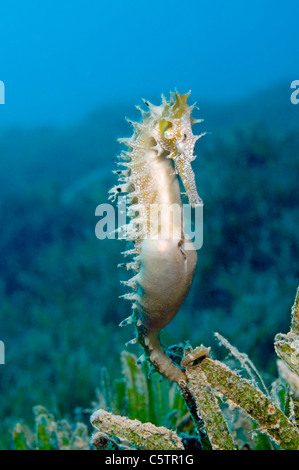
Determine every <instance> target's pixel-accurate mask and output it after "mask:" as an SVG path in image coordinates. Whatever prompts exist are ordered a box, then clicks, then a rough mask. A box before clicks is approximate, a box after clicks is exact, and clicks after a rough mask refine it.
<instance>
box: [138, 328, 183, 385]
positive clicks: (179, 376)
mask: <svg viewBox="0 0 299 470" xmlns="http://www.w3.org/2000/svg"><path fill="white" fill-rule="evenodd" d="M138 323H139V322H138ZM136 326H137V332H138V338H137V340H138V342H140V343H141V345H142V346H143V349H144V352H145V354H146V356H147V357H148V358H149V360H150V362H151V363H152V365H153V366H154V367H155V369H156V370H157V371H158V372H159V373H160V374H161V375H163V377H165V378H166V379H168V380H170V381H171V382H177V383H179V382H186V381H187V378H186V375H185V372H184V370H183V369H181V368H180V367H179V366H178V365H176V364H174V363H173V362H172V360H171V359H170V358H169V357H168V356H167V355H166V353H165V351H164V349H163V347H162V344H161V341H160V335H159V332H158V331H147V330H146V328H145V327H144V325H143V324H142V325H141V324H140V323H139V326H138V325H136Z"/></svg>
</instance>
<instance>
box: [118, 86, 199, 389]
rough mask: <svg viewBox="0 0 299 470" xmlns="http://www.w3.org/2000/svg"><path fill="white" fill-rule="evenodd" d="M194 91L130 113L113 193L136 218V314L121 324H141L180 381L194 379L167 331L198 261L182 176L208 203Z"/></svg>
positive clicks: (170, 375) (165, 369)
mask: <svg viewBox="0 0 299 470" xmlns="http://www.w3.org/2000/svg"><path fill="white" fill-rule="evenodd" d="M189 95H190V92H188V93H186V94H182V95H181V94H179V93H178V92H177V91H176V92H175V93H170V100H169V101H167V100H166V98H165V97H164V96H163V95H162V104H161V105H160V106H155V105H153V104H151V103H149V102H148V101H146V100H144V103H145V104H146V106H147V110H143V109H141V108H140V107H137V108H138V109H139V110H140V112H141V120H140V121H139V122H132V121H131V120H129V119H127V121H128V122H129V123H130V124H131V125H132V126H133V135H132V136H131V137H129V138H121V139H118V140H119V142H120V143H122V144H125V145H126V146H127V149H126V150H123V151H122V152H121V154H120V155H119V158H118V159H119V160H121V161H119V162H118V163H117V165H118V167H121V169H120V170H118V171H115V174H116V175H117V176H118V184H117V185H116V186H114V187H113V188H112V189H111V190H110V197H109V198H110V199H112V200H115V199H116V198H117V196H118V195H125V197H126V203H127V204H128V205H129V209H128V211H127V215H128V217H129V218H130V222H129V223H128V224H126V225H125V226H123V227H121V230H122V233H125V235H126V237H125V238H126V240H127V241H130V242H132V243H133V249H128V250H127V251H125V252H124V253H123V255H124V257H125V258H127V257H130V258H129V260H128V261H126V262H125V263H121V266H123V267H125V268H126V269H127V270H132V271H133V272H134V274H133V276H132V277H131V278H130V279H129V280H127V281H124V282H123V284H124V285H125V286H126V287H128V288H129V289H130V291H129V292H128V293H126V294H124V295H123V296H122V297H123V298H124V299H126V300H129V301H130V302H131V304H132V311H133V312H132V315H131V316H130V317H129V318H127V319H126V320H124V321H123V322H121V324H120V325H121V326H124V325H128V324H132V323H133V324H134V325H135V326H136V330H137V338H136V339H135V340H134V341H137V342H139V343H140V344H141V345H142V346H143V348H144V350H145V354H146V355H147V357H148V358H149V359H150V361H151V362H152V364H153V365H154V366H155V368H156V369H157V370H158V371H159V372H160V373H161V374H162V375H163V376H165V377H166V378H167V379H169V380H172V381H175V382H179V381H181V380H185V379H186V377H185V374H184V371H183V370H182V369H181V368H180V367H179V366H178V365H176V364H174V363H172V361H171V360H170V359H169V358H168V357H167V355H166V354H165V352H164V350H163V348H162V346H161V343H160V340H159V332H160V330H161V329H163V328H164V327H165V326H166V325H167V324H168V323H169V322H170V321H171V320H172V319H173V318H174V316H175V315H176V314H177V312H178V311H179V309H180V307H181V305H182V303H183V301H184V299H185V297H186V295H187V294H188V291H189V289H190V286H191V284H192V280H193V276H194V271H195V267H196V262H197V254H196V250H195V248H194V247H193V248H194V249H192V246H193V245H192V242H191V241H190V239H189V238H188V237H187V235H186V234H185V233H184V225H183V210H182V208H183V204H182V199H181V189H180V183H179V178H180V180H181V182H182V184H183V186H184V189H185V194H186V195H187V197H188V200H189V203H190V205H191V206H196V205H198V204H202V201H201V199H200V197H199V196H198V193H197V189H196V184H195V177H194V173H193V170H192V167H191V162H192V161H193V160H194V159H195V156H194V146H195V143H196V141H197V140H198V139H200V138H201V137H202V136H203V135H204V134H203V133H202V134H200V135H197V136H196V135H193V133H192V129H191V127H192V126H193V125H194V124H196V123H197V122H201V121H202V120H200V119H195V118H193V117H192V116H191V112H192V110H193V109H194V107H195V105H193V106H189V105H188V104H187V99H188V97H189ZM155 211H156V212H155ZM163 211H164V212H163ZM165 231H166V233H167V235H168V236H166V237H165V236H163V235H165ZM186 242H188V246H189V249H188V250H187V249H186ZM190 246H191V249H190ZM129 343H130V342H129ZM131 343H132V342H131Z"/></svg>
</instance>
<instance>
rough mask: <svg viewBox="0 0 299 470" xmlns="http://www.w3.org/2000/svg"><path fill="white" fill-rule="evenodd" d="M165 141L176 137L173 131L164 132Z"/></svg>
mask: <svg viewBox="0 0 299 470" xmlns="http://www.w3.org/2000/svg"><path fill="white" fill-rule="evenodd" d="M164 137H165V139H173V138H174V137H175V135H174V132H173V130H172V129H168V130H167V131H165V132H164Z"/></svg>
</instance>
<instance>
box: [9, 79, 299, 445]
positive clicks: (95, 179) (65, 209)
mask: <svg viewBox="0 0 299 470" xmlns="http://www.w3.org/2000/svg"><path fill="white" fill-rule="evenodd" d="M193 94H194V95H195V96H194V100H197V104H198V106H199V107H200V111H198V116H196V117H199V118H204V119H205V120H204V122H203V123H202V124H201V126H202V129H200V131H201V130H202V131H204V132H206V133H207V134H206V135H205V136H204V137H203V138H202V139H200V142H198V144H196V149H195V153H196V154H197V159H196V160H195V161H194V162H193V163H192V167H193V171H194V174H195V178H196V182H197V187H198V190H199V194H200V197H201V198H202V199H203V202H204V226H203V230H204V234H203V246H202V248H201V249H200V250H198V253H197V255H198V262H197V265H196V269H195V274H194V280H193V283H192V286H191V288H190V291H189V294H188V296H187V297H186V299H185V301H184V303H183V305H182V307H181V309H180V311H179V313H178V315H177V316H176V317H175V318H174V319H173V320H172V322H171V323H169V325H167V327H166V328H165V329H164V330H163V331H162V335H161V338H162V342H163V345H164V347H165V351H166V352H167V354H168V355H169V357H171V359H172V360H173V361H174V362H176V363H177V364H180V363H182V364H184V368H185V371H186V375H187V379H188V382H187V387H183V386H181V387H180V386H178V385H177V384H176V383H173V382H170V381H168V380H167V379H165V378H161V376H160V374H159V373H158V372H153V371H151V364H150V362H149V361H145V362H143V363H141V364H138V365H136V361H137V358H138V356H139V355H140V353H141V352H142V351H141V350H140V347H139V345H138V344H137V345H132V346H129V347H125V343H127V342H128V341H129V340H130V339H131V337H132V336H130V331H129V328H130V327H128V329H124V328H119V327H118V324H119V323H120V322H121V321H122V320H123V319H124V318H125V317H126V316H128V305H127V304H126V303H125V302H124V301H123V300H122V299H119V296H121V295H123V294H124V293H125V291H124V288H123V286H122V284H121V282H120V281H121V280H123V279H124V277H123V276H124V275H123V272H121V271H120V270H119V269H117V264H118V263H119V262H120V261H121V257H122V255H121V253H122V252H123V251H124V249H125V246H124V243H123V242H121V241H119V240H117V239H115V240H112V239H105V240H99V239H98V238H97V237H96V236H95V226H96V223H97V218H96V217H95V209H96V207H97V206H98V205H99V204H101V203H105V202H107V194H108V190H109V189H110V188H111V187H112V186H113V184H115V180H114V177H113V175H112V170H114V169H115V159H116V155H117V154H118V153H119V152H120V148H119V144H118V143H117V138H119V137H122V136H124V135H129V134H130V132H131V130H130V127H129V125H128V124H127V123H126V121H125V120H124V116H128V117H130V118H132V119H133V120H135V119H139V117H138V116H139V115H138V113H137V111H135V110H134V109H133V106H132V104H131V103H130V104H127V105H125V104H124V105H123V106H122V107H115V108H110V109H109V111H108V110H107V109H105V110H104V109H99V110H97V111H95V112H94V113H92V114H90V115H89V116H87V117H86V118H85V119H84V120H82V121H81V122H78V123H77V124H74V125H72V126H69V127H64V128H62V127H61V128H58V127H57V128H55V127H38V128H37V127H36V128H34V127H32V129H31V130H30V131H28V130H26V132H25V131H24V130H22V129H21V128H17V127H15V128H7V129H4V128H3V129H2V130H1V131H0V148H1V163H0V164H1V172H0V181H1V185H0V193H1V206H0V212H1V219H2V229H1V234H0V270H1V277H0V317H1V322H0V325H1V330H0V339H1V340H2V341H3V342H4V344H5V364H4V365H0V393H1V403H0V447H1V448H2V449H82V450H83V449H84V450H91V449H115V450H117V449H165V450H169V449H172V450H174V449H186V450H190V449H191V450H200V449H215V450H216V449H244V448H250V449H267V450H268V449H269V450H270V449H271V450H272V449H297V448H298V446H299V431H298V396H299V386H298V380H299V379H298V368H299V365H298V341H299V340H298V334H299V332H298V314H299V313H298V312H299V307H298V294H297V296H296V290H297V287H298V285H299V268H298V259H299V239H298V224H299V210H298V207H299V193H298V174H299V158H298V153H299V135H298V126H296V125H295V124H294V123H296V120H295V117H296V116H295V114H294V113H295V112H296V108H295V107H291V106H289V107H287V108H285V107H284V103H285V95H284V89H281V88H279V87H278V88H275V89H273V90H272V91H268V93H267V96H265V95H253V96H251V97H250V99H248V100H244V101H243V102H239V103H234V104H230V105H227V106H225V105H222V106H217V105H216V104H213V105H212V104H210V103H208V102H207V103H205V102H204V101H202V100H201V99H200V96H197V95H198V91H197V90H193ZM263 100H264V101H263ZM159 102H160V98H159V96H158V97H157V104H159ZM256 102H258V103H259V106H260V108H259V112H257V110H256V108H255V106H254V103H256ZM263 103H264V104H263ZM265 103H266V104H265ZM139 104H140V103H139ZM244 109H246V110H247V113H246V117H245V116H244V112H243V110H244ZM282 116H283V117H282ZM99 148H101V149H102V151H101V154H100V155H99ZM20 153H22V156H23V158H22V160H19V159H18V155H20ZM25 157H26V158H25ZM24 162H26V164H25V163H24ZM13 181H14V182H17V191H16V190H14V188H13V186H12V182H13ZM292 306H293V307H292ZM202 345H204V346H202ZM228 384H230V386H229V387H228Z"/></svg>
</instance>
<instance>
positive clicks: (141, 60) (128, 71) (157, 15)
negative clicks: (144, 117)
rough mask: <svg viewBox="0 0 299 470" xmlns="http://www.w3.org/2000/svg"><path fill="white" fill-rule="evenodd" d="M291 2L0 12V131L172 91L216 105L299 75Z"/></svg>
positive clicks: (296, 5) (57, 0)
mask: <svg viewBox="0 0 299 470" xmlns="http://www.w3.org/2000/svg"><path fill="white" fill-rule="evenodd" d="M298 13H299V2H298V1H297V0H289V1H284V2H283V1H277V0H274V1H273V0H272V1H270V0H264V1H263V2H260V1H257V0H253V1H250V2H248V1H247V0H230V1H222V0H214V1H209V2H208V1H202V0H191V1H188V2H182V1H178V0H172V1H168V0H167V1H161V0H159V1H158V0H152V1H150V2H148V1H139V2H136V1H132V0H127V1H119V0H116V1H114V2H103V1H99V0H87V1H85V2H82V1H79V0H74V1H72V2H71V1H69V0H52V1H51V2H50V1H45V2H42V3H41V2H40V1H37V0H30V1H26V2H24V1H21V0H11V1H10V2H3V3H2V5H1V18H0V21H1V27H0V44H1V60H0V64H1V68H0V80H2V81H3V82H4V84H5V92H6V104H5V106H1V107H0V125H3V124H26V125H30V124H40V123H54V124H58V123H68V122H71V121H73V120H76V119H78V118H80V117H81V116H82V115H84V114H86V113H88V112H90V111H91V110H93V109H96V108H97V107H98V106H101V105H108V106H110V105H111V104H113V105H114V104H115V103H122V102H125V103H133V104H134V103H139V102H140V99H141V97H146V98H151V97H153V98H155V97H156V96H159V95H160V94H161V93H162V92H164V93H166V94H167V93H168V91H169V90H173V89H174V88H175V87H176V88H177V89H178V90H179V91H180V92H186V91H188V90H189V89H191V90H192V92H193V94H195V96H196V98H197V97H199V98H201V99H213V100H215V101H217V102H219V101H222V100H226V101H227V100H230V99H232V98H237V99H238V98H239V97H241V96H244V95H247V94H249V93H251V92H253V91H256V90H260V89H268V88H269V87H271V86H272V85H273V84H277V83H279V82H281V81H284V83H285V84H286V85H285V86H289V83H290V81H291V80H294V79H298V78H299V72H298V63H299V61H298V59H299V57H298V43H299V28H298V17H299V16H298Z"/></svg>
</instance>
